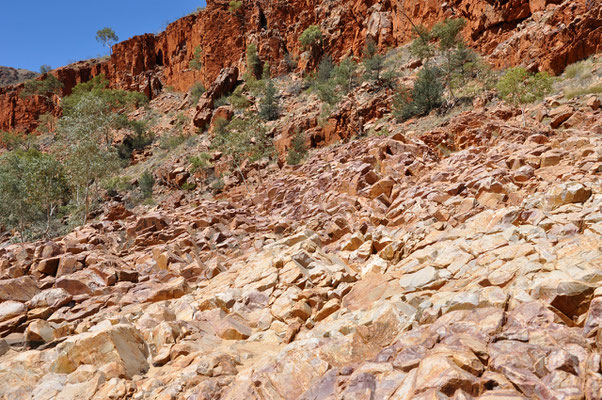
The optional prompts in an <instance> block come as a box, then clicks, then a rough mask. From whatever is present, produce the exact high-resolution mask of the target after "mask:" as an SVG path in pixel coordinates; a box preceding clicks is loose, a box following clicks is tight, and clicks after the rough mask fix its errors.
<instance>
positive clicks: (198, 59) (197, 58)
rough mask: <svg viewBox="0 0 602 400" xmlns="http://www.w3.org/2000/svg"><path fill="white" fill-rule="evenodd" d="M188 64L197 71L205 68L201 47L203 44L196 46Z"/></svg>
mask: <svg viewBox="0 0 602 400" xmlns="http://www.w3.org/2000/svg"><path fill="white" fill-rule="evenodd" d="M188 66H189V67H190V69H195V70H197V71H200V70H201V69H202V68H203V49H201V46H196V47H195V48H194V55H193V57H192V60H190V63H189V64H188Z"/></svg>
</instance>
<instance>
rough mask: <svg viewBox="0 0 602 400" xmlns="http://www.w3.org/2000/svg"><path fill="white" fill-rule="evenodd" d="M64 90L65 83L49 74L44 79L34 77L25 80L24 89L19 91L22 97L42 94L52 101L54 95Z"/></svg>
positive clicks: (47, 100) (49, 101)
mask: <svg viewBox="0 0 602 400" xmlns="http://www.w3.org/2000/svg"><path fill="white" fill-rule="evenodd" d="M62 90H63V83H62V82H61V81H59V80H58V79H57V78H56V77H55V76H54V75H47V76H46V78H44V79H42V80H35V79H32V80H30V81H27V82H25V86H24V88H23V90H21V92H20V93H19V96H20V97H21V98H28V97H31V96H40V97H42V98H44V99H45V100H46V102H48V103H52V97H53V96H59V95H60V94H61V91H62Z"/></svg>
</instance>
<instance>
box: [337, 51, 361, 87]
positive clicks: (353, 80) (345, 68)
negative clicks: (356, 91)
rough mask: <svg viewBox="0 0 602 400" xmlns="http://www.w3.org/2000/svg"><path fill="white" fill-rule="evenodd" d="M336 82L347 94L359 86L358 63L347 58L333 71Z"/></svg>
mask: <svg viewBox="0 0 602 400" xmlns="http://www.w3.org/2000/svg"><path fill="white" fill-rule="evenodd" d="M333 74H334V80H335V82H336V83H337V85H339V86H341V87H342V88H343V90H344V91H345V93H348V92H350V91H351V90H352V89H353V88H354V87H355V86H357V84H358V82H357V62H355V61H354V60H353V58H351V57H345V58H344V59H343V60H342V61H341V63H340V64H339V65H337V66H336V67H335V68H334V71H333Z"/></svg>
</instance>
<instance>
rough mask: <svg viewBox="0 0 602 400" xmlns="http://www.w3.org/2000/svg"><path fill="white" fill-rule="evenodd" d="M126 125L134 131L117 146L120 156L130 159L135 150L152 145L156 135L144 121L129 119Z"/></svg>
mask: <svg viewBox="0 0 602 400" xmlns="http://www.w3.org/2000/svg"><path fill="white" fill-rule="evenodd" d="M126 127H127V128H128V129H129V130H130V131H131V132H132V133H130V134H128V135H127V136H126V137H125V138H124V139H123V142H122V143H121V144H120V145H119V146H118V147H117V153H118V154H119V158H121V159H123V160H129V159H130V157H131V156H132V153H133V152H134V150H142V149H144V148H146V147H147V146H150V145H151V144H152V142H153V140H154V135H153V134H152V133H149V132H148V129H147V126H146V123H145V122H144V121H136V120H133V121H127V122H126Z"/></svg>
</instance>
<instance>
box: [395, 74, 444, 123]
mask: <svg viewBox="0 0 602 400" xmlns="http://www.w3.org/2000/svg"><path fill="white" fill-rule="evenodd" d="M439 74H440V71H439V69H438V68H436V67H424V68H422V69H421V70H420V72H419V73H418V79H417V80H416V82H414V88H413V89H412V90H411V91H410V90H408V89H404V88H402V89H400V90H399V91H398V93H397V94H396V96H395V99H394V103H393V115H394V116H395V117H396V118H397V120H399V121H404V120H406V119H408V118H411V117H414V116H421V115H426V114H428V113H429V112H431V110H433V109H435V108H437V107H439V106H440V105H441V104H442V103H443V85H442V84H441V82H440V78H439Z"/></svg>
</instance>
